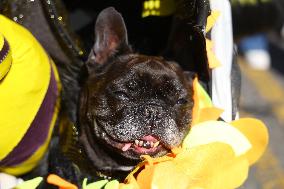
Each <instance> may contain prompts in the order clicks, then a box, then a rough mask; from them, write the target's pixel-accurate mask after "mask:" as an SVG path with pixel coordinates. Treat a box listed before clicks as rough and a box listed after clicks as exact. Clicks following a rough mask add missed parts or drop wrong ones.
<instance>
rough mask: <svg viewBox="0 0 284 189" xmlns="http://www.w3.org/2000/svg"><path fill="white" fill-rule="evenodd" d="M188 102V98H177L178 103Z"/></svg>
mask: <svg viewBox="0 0 284 189" xmlns="http://www.w3.org/2000/svg"><path fill="white" fill-rule="evenodd" d="M186 103H187V99H186V98H180V99H178V100H177V104H186Z"/></svg>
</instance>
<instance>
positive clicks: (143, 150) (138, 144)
mask: <svg viewBox="0 0 284 189" xmlns="http://www.w3.org/2000/svg"><path fill="white" fill-rule="evenodd" d="M159 146H160V142H159V141H158V139H157V138H155V137H154V136H151V135H148V136H144V137H143V138H141V139H136V140H135V141H134V142H132V143H125V144H124V145H123V146H122V148H121V150H122V151H124V152H125V151H128V150H129V149H132V150H134V151H135V152H136V153H139V154H149V153H154V152H155V151H156V150H157V149H158V148H159Z"/></svg>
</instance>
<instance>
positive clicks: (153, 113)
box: [143, 105, 162, 119]
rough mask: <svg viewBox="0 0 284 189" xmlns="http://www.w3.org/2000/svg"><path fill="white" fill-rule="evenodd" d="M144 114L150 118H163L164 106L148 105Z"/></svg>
mask: <svg viewBox="0 0 284 189" xmlns="http://www.w3.org/2000/svg"><path fill="white" fill-rule="evenodd" d="M143 113H144V116H145V117H146V118H148V119H161V118H162V107H160V106H157V105H148V106H147V107H145V109H144V112H143Z"/></svg>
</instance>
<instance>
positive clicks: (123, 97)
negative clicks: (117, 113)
mask: <svg viewBox="0 0 284 189" xmlns="http://www.w3.org/2000/svg"><path fill="white" fill-rule="evenodd" d="M114 95H115V97H117V98H119V99H121V100H127V99H129V96H128V95H127V94H126V93H125V92H123V91H115V92H114Z"/></svg>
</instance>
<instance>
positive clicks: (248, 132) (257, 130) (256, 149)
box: [231, 118, 269, 164]
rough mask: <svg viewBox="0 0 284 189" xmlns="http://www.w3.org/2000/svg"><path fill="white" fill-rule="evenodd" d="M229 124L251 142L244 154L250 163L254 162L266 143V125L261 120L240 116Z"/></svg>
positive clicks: (267, 136)
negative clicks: (250, 146) (240, 117)
mask: <svg viewBox="0 0 284 189" xmlns="http://www.w3.org/2000/svg"><path fill="white" fill-rule="evenodd" d="M231 125H233V126H234V127H235V128H237V129H239V130H240V131H241V132H242V133H243V134H244V135H245V136H246V137H247V138H248V140H249V141H250V143H251V144H252V148H251V149H250V150H249V151H248V152H247V154H246V156H247V158H248V160H249V163H250V164H253V163H255V162H256V161H257V160H258V159H259V158H260V157H261V155H262V154H263V153H264V151H265V149H266V147H267V145H268V141H269V135H268V130H267V128H266V126H265V125H264V123H263V122H262V121H260V120H257V119H253V118H242V119H239V120H237V121H233V122H231Z"/></svg>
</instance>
